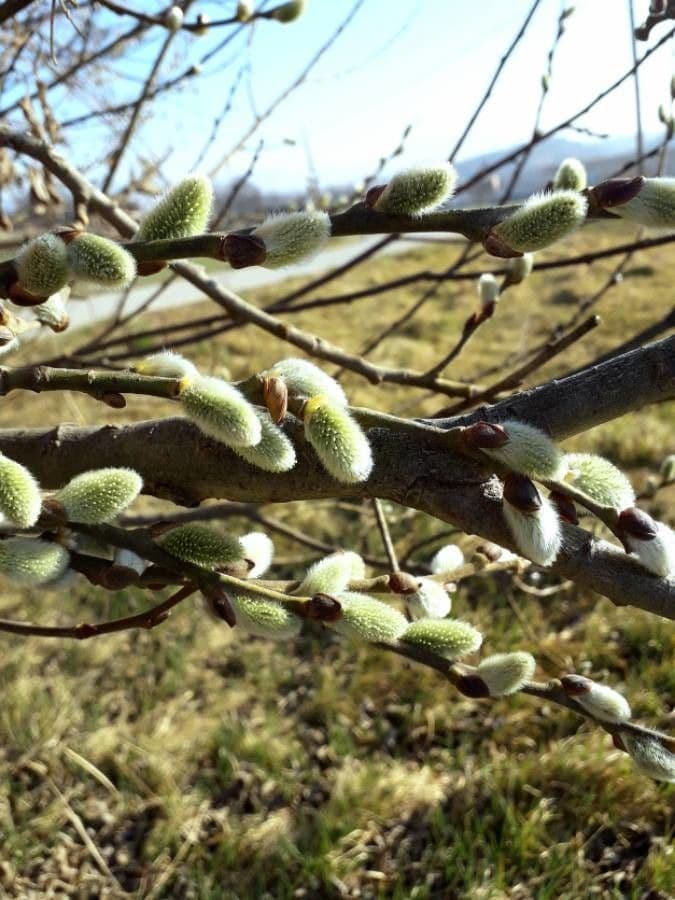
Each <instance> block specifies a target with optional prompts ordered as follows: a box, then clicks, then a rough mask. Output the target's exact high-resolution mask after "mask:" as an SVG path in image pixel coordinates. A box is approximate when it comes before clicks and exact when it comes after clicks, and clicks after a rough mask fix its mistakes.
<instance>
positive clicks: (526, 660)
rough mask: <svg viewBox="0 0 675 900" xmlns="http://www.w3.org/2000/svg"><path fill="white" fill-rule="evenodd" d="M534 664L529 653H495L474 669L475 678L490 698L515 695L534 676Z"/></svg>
mask: <svg viewBox="0 0 675 900" xmlns="http://www.w3.org/2000/svg"><path fill="white" fill-rule="evenodd" d="M535 668H536V662H535V660H534V657H533V656H532V655H531V654H530V653H523V652H522V651H516V652H515V653H495V654H494V656H488V657H486V658H485V659H484V660H482V662H481V663H480V665H479V666H478V668H477V669H476V676H477V677H478V678H480V679H481V680H482V681H483V683H484V684H485V687H486V688H487V691H488V695H489V696H490V697H504V696H507V695H508V694H515V693H516V691H519V690H520V689H521V687H522V686H523V685H524V684H525V682H526V681H529V680H530V678H532V676H533V674H534V670H535Z"/></svg>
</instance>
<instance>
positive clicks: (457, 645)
mask: <svg viewBox="0 0 675 900" xmlns="http://www.w3.org/2000/svg"><path fill="white" fill-rule="evenodd" d="M400 640H401V641H402V642H403V643H405V644H413V645H414V646H415V647H422V648H423V649H424V650H429V651H430V652H431V653H437V654H438V655H439V656H444V657H445V658H446V659H459V658H460V657H462V656H467V654H469V653H475V652H476V650H478V648H479V647H480V645H481V644H482V643H483V635H482V634H481V633H480V631H478V630H477V629H476V628H474V627H473V625H469V623H468V622H461V621H460V620H459V619H419V620H418V621H417V622H412V623H411V624H410V625H408V627H407V628H406V630H405V631H404V632H403V634H402V635H401V638H400Z"/></svg>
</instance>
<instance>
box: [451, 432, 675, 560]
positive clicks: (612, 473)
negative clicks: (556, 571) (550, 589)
mask: <svg viewBox="0 0 675 900" xmlns="http://www.w3.org/2000/svg"><path fill="white" fill-rule="evenodd" d="M464 439H465V441H466V444H467V446H468V447H469V448H470V449H472V450H480V451H481V452H482V453H484V454H486V455H487V456H489V457H491V458H492V459H495V460H497V462H499V463H500V465H501V466H503V467H504V468H506V469H508V470H509V471H508V474H507V475H506V476H505V478H504V498H503V511H504V518H505V520H506V523H507V525H508V527H509V530H510V532H511V534H512V535H513V540H514V542H515V544H516V546H517V547H518V549H519V550H520V552H521V553H522V555H523V556H525V557H527V559H530V560H532V561H533V562H535V563H538V564H539V565H541V566H549V565H551V564H552V563H553V562H554V561H555V559H556V557H557V555H558V553H559V552H560V550H561V547H562V544H563V533H562V524H561V522H562V521H567V522H570V523H572V524H576V521H577V516H576V509H575V506H574V503H572V502H571V501H570V499H569V497H567V496H566V495H565V493H564V485H565V484H568V485H570V486H571V487H572V488H574V489H575V491H578V492H581V494H583V495H584V496H585V497H586V498H588V500H589V501H590V503H591V504H592V505H593V506H599V507H604V508H607V510H608V512H611V511H614V513H615V514H618V515H617V530H618V532H619V534H620V536H621V538H622V541H623V543H624V546H625V547H626V549H627V550H628V551H629V552H631V553H632V554H633V555H634V556H635V557H636V558H637V559H638V560H639V562H640V563H641V564H642V565H643V566H644V567H645V568H646V569H648V570H649V571H650V572H653V573H654V574H655V575H660V576H662V577H668V576H672V575H675V532H673V530H672V529H671V528H669V527H668V526H667V525H665V524H664V523H662V522H657V521H655V520H654V519H652V518H651V516H649V515H648V514H647V513H646V512H644V510H641V509H639V508H637V507H636V506H635V491H634V490H633V486H632V485H631V483H630V481H629V480H628V478H627V477H626V476H625V475H624V473H623V472H621V471H620V469H618V468H617V467H616V466H615V465H614V464H613V463H611V462H610V461H609V460H607V459H604V458H603V457H601V456H596V455H594V454H592V453H567V454H565V453H563V452H562V451H561V450H560V449H559V448H558V447H557V446H556V444H555V443H554V442H553V441H552V440H551V439H550V438H549V437H548V435H546V434H544V432H543V431H540V430H539V429H538V428H534V427H533V426H532V425H528V424H527V423H526V422H519V421H515V420H506V421H504V422H501V423H500V424H499V425H494V424H490V423H488V422H478V423H476V424H474V425H471V426H469V427H468V428H467V429H466V431H465V432H464ZM533 479H535V480H538V481H542V482H545V483H546V482H549V483H550V482H553V483H555V482H558V483H559V486H560V488H561V490H556V489H555V487H554V489H553V490H552V491H551V492H550V494H549V495H548V496H544V495H543V494H542V493H541V492H540V491H539V490H538V489H537V488H536V487H535V485H534V483H533Z"/></svg>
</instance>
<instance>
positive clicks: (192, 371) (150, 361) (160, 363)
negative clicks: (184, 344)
mask: <svg viewBox="0 0 675 900" xmlns="http://www.w3.org/2000/svg"><path fill="white" fill-rule="evenodd" d="M133 369H134V371H135V372H138V374H139V375H151V376H153V377H156V378H185V379H186V382H187V381H191V380H192V379H194V378H197V377H198V376H199V372H198V371H197V366H195V365H194V363H191V362H190V360H189V359H185V357H184V356H181V355H180V354H179V353H174V352H173V350H163V351H162V352H161V353H153V354H152V356H146V357H145V359H141V360H140V361H139V362H137V363H136V364H135V365H134V366H133Z"/></svg>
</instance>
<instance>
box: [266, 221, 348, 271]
mask: <svg viewBox="0 0 675 900" xmlns="http://www.w3.org/2000/svg"><path fill="white" fill-rule="evenodd" d="M253 236H254V237H256V238H260V239H261V240H262V241H263V243H264V244H265V252H266V256H265V260H264V262H263V263H261V265H263V266H265V268H268V269H278V268H280V267H281V266H290V265H292V264H293V263H296V262H300V260H303V259H306V258H307V257H309V256H312V255H313V254H314V253H316V252H317V251H318V250H320V249H321V248H322V247H323V246H324V244H325V243H326V242H327V241H328V238H329V237H330V217H329V216H328V215H327V213H325V212H319V211H317V210H311V211H309V210H308V211H305V212H295V213H283V214H281V215H275V216H268V218H267V219H265V221H264V222H263V223H262V225H259V226H258V227H257V228H256V229H255V231H254V232H253Z"/></svg>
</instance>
